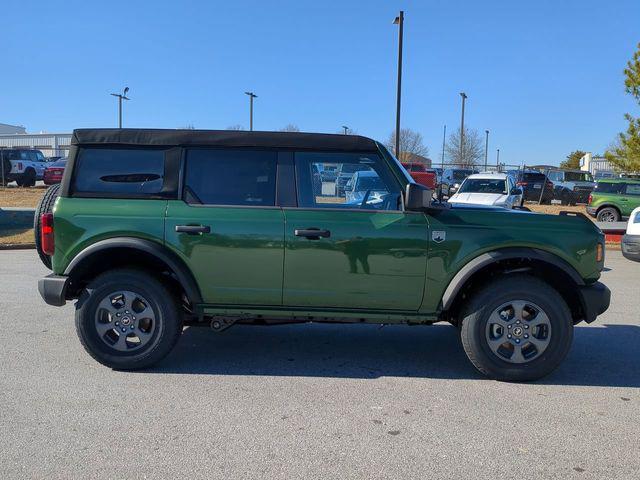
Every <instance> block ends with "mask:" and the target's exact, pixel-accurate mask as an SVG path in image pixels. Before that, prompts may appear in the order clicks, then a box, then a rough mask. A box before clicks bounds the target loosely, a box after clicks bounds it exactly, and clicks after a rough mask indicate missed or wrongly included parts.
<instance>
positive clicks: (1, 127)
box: [0, 123, 27, 135]
mask: <svg viewBox="0 0 640 480" xmlns="http://www.w3.org/2000/svg"><path fill="white" fill-rule="evenodd" d="M14 133H27V131H26V130H25V128H24V127H23V126H21V125H9V124H7V123H0V135H12V134H14Z"/></svg>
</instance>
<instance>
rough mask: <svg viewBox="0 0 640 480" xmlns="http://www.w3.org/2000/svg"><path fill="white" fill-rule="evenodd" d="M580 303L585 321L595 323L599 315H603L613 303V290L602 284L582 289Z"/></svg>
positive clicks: (598, 283) (597, 283) (594, 284)
mask: <svg viewBox="0 0 640 480" xmlns="http://www.w3.org/2000/svg"><path fill="white" fill-rule="evenodd" d="M579 294H580V303H582V309H583V311H584V321H585V322H587V323H591V322H593V321H594V320H595V319H596V317H597V316H598V315H601V314H603V313H604V312H606V311H607V309H608V308H609V304H610V303H611V290H609V289H608V288H607V286H606V285H604V284H603V283H600V282H595V283H593V284H591V285H587V286H584V287H580V290H579Z"/></svg>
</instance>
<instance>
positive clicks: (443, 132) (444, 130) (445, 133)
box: [441, 125, 447, 170]
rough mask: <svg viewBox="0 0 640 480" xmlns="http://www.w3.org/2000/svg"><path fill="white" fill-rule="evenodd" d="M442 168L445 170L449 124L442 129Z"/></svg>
mask: <svg viewBox="0 0 640 480" xmlns="http://www.w3.org/2000/svg"><path fill="white" fill-rule="evenodd" d="M442 130H443V131H442V162H441V164H442V170H444V144H445V142H446V140H447V126H446V125H445V126H444V128H443V129H442Z"/></svg>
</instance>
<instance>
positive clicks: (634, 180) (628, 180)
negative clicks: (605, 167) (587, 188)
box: [596, 178, 640, 183]
mask: <svg viewBox="0 0 640 480" xmlns="http://www.w3.org/2000/svg"><path fill="white" fill-rule="evenodd" d="M596 183H640V179H637V178H600V179H598V180H596Z"/></svg>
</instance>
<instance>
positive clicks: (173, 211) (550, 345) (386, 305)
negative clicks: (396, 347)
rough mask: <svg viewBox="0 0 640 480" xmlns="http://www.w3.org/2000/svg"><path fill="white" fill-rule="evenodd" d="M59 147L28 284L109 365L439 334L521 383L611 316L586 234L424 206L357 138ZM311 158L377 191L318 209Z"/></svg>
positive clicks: (84, 134) (108, 139)
mask: <svg viewBox="0 0 640 480" xmlns="http://www.w3.org/2000/svg"><path fill="white" fill-rule="evenodd" d="M71 142H72V145H73V146H72V148H71V153H70V156H69V159H68V164H67V169H68V171H67V172H66V173H65V181H63V182H62V184H60V185H53V186H51V187H50V188H49V190H48V191H47V192H46V194H45V196H44V198H43V200H42V202H41V204H40V205H39V207H38V210H37V215H38V216H37V217H36V218H37V219H39V220H38V221H37V222H36V232H38V234H39V238H40V241H39V242H38V244H37V251H38V254H39V255H40V256H41V258H42V259H43V262H44V263H45V264H47V265H49V266H51V268H52V269H53V273H52V274H51V275H49V276H47V277H45V278H43V279H41V280H40V281H39V283H38V289H39V291H40V294H41V295H42V297H43V298H44V300H45V301H46V302H47V303H48V304H50V305H56V306H62V305H64V304H65V303H66V302H67V301H68V300H76V299H78V301H77V302H75V325H76V330H77V333H78V336H79V338H80V342H81V343H82V345H83V346H84V348H85V349H86V351H87V352H88V353H89V354H90V355H91V356H92V357H93V358H94V359H95V360H97V361H98V362H100V363H102V364H104V365H106V366H108V367H111V368H114V369H118V370H133V369H141V368H145V367H149V366H151V365H153V364H155V363H157V362H158V361H160V360H161V359H162V358H164V357H165V356H166V355H167V354H168V353H169V352H170V351H171V349H172V348H173V347H174V345H175V344H176V342H177V341H178V339H179V338H180V336H181V334H182V332H183V326H185V325H187V326H193V327H196V326H202V327H206V328H212V329H213V330H214V331H218V332H219V331H222V330H225V329H226V328H229V327H232V326H233V325H234V324H259V325H265V324H266V325H268V324H278V323H302V322H309V321H316V322H338V323H357V324H360V323H376V324H402V323H405V324H411V325H419V324H422V325H429V324H432V323H435V322H439V321H446V322H450V323H452V324H454V325H456V326H457V327H458V328H459V332H460V336H461V340H462V345H463V348H464V350H465V352H466V353H467V355H468V357H469V359H470V360H471V362H472V363H473V365H475V367H476V368H477V369H478V370H479V371H480V372H482V373H483V374H485V375H487V376H489V377H491V378H497V379H501V380H514V381H524V380H532V379H537V378H540V377H542V376H544V375H546V374H548V373H549V372H551V371H552V370H553V369H554V368H556V367H557V366H558V365H559V364H560V363H561V362H562V360H563V359H564V357H565V356H566V354H567V352H568V351H569V349H570V346H571V340H572V337H573V328H574V325H575V324H577V323H579V322H581V321H586V322H589V323H591V322H593V321H594V320H595V319H596V317H597V316H598V315H599V314H601V313H603V312H604V311H605V310H606V309H607V308H608V306H609V301H610V292H609V290H608V289H607V287H606V286H604V285H603V284H602V283H600V282H599V281H598V279H599V277H600V272H601V271H602V270H603V268H604V255H605V251H604V249H605V246H604V235H603V234H602V232H601V231H600V229H599V228H597V226H596V225H595V224H594V223H593V222H591V221H590V220H588V219H586V218H584V217H582V216H564V215H542V214H534V213H530V212H523V211H516V210H507V209H501V208H488V207H479V206H468V205H459V206H456V207H451V206H450V205H447V204H442V203H440V202H432V201H431V191H430V190H428V189H426V188H425V187H424V186H422V185H418V184H417V183H415V182H414V181H413V179H412V178H411V177H410V176H409V175H408V174H407V172H406V171H405V170H404V169H403V168H402V166H401V165H400V164H399V163H398V161H397V160H396V159H395V158H394V157H393V156H392V155H391V154H390V153H389V151H388V150H387V149H386V147H384V145H382V144H381V143H379V142H376V141H374V140H371V139H368V138H365V137H359V136H353V135H326V134H318V135H316V134H308V133H305V134H300V133H295V132H244V131H234V132H230V131H202V130H196V131H193V130H155V129H154V130H140V129H97V130H94V129H85V130H76V131H74V133H73V136H72V140H71ZM158 145H162V147H161V148H159V147H158ZM315 163H323V164H327V163H335V164H340V165H343V164H354V165H359V166H362V167H364V168H363V169H362V170H366V171H373V172H375V173H376V174H377V175H378V178H379V181H380V182H381V183H382V184H383V186H384V190H385V191H386V192H388V193H387V194H386V195H385V196H384V198H383V199H382V201H379V202H375V203H368V202H366V201H363V202H361V203H360V204H357V203H354V204H347V203H336V202H333V201H331V202H327V198H326V197H325V196H320V197H318V196H316V195H315V194H314V187H313V178H312V177H313V176H312V175H311V172H312V168H310V167H311V166H312V165H313V164H315ZM360 171H361V170H359V169H355V171H354V172H353V173H356V172H358V176H361V175H360V173H359V172H360ZM362 176H363V178H364V177H366V175H362ZM67 179H68V181H67ZM375 182H378V180H375ZM375 189H376V191H380V190H381V188H380V186H379V184H377V183H376V186H375ZM371 190H373V189H371ZM58 194H59V195H58ZM56 196H57V199H56ZM89 199H90V200H89ZM54 203H55V209H54V210H53V211H52V206H53V204H54ZM576 252H579V253H578V254H576ZM412 328H416V327H412ZM425 348H429V347H428V346H425ZM442 361H446V358H443V359H442Z"/></svg>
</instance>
